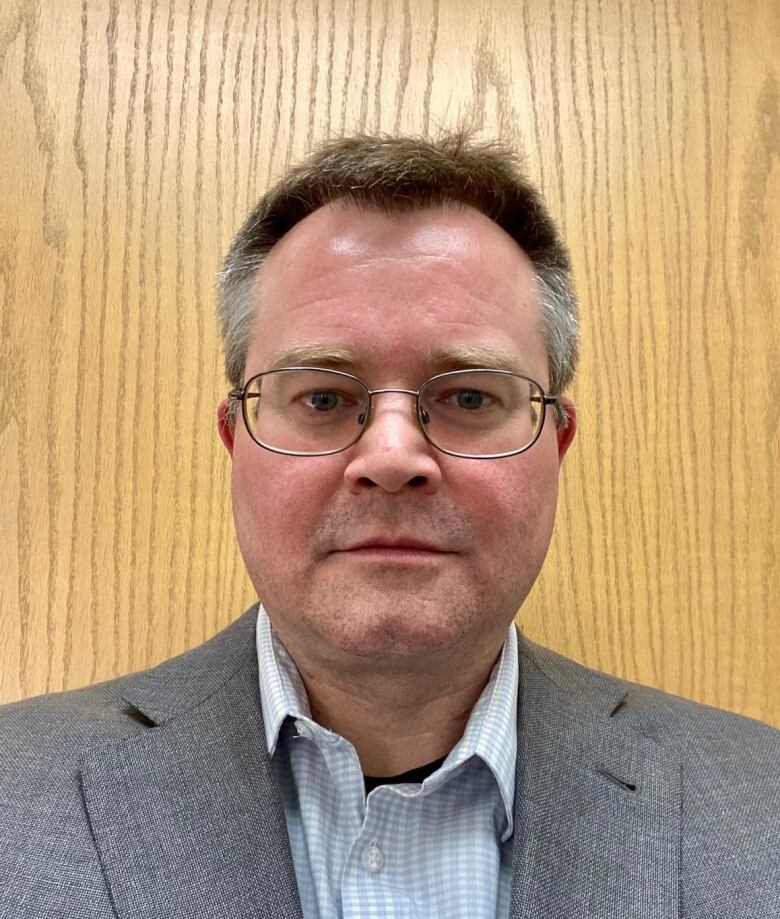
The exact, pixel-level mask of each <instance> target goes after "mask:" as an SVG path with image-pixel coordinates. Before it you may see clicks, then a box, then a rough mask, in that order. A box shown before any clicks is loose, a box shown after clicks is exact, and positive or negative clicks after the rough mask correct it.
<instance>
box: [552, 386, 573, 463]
mask: <svg viewBox="0 0 780 919" xmlns="http://www.w3.org/2000/svg"><path fill="white" fill-rule="evenodd" d="M560 405H561V408H562V409H563V410H564V412H565V414H566V419H567V421H566V426H565V427H563V426H561V425H557V426H556V429H555V433H556V436H557V438H558V464H559V465H560V464H561V463H562V462H563V458H564V456H566V451H567V450H568V449H569V447H570V446H571V442H572V441H573V440H574V435H575V434H576V432H577V409H576V408H575V406H574V403H573V402H572V401H571V399H566V398H563V397H562V398H561V401H560Z"/></svg>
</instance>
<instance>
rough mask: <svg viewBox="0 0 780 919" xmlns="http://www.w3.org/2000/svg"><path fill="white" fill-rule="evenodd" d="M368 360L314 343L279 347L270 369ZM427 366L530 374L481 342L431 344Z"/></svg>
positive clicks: (346, 365) (343, 366) (339, 366)
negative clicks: (439, 345)
mask: <svg viewBox="0 0 780 919" xmlns="http://www.w3.org/2000/svg"><path fill="white" fill-rule="evenodd" d="M369 353H370V352H369ZM364 362H365V361H364V360H361V358H360V357H359V356H358V355H357V354H355V352H353V351H350V350H349V349H347V348H332V347H328V346H327V345H321V344H317V343H313V344H304V345H297V346H295V347H292V348H285V349H283V350H281V351H275V352H274V353H273V354H271V355H270V357H269V360H268V365H267V368H266V369H268V370H278V369H279V368H281V367H326V368H329V369H332V370H351V369H354V368H355V367H357V366H360V365H361V364H362V363H364ZM426 366H427V367H428V368H429V370H430V372H431V373H433V374H437V373H446V372H447V371H449V370H476V369H480V368H483V369H485V370H508V371H510V372H512V373H519V374H523V375H526V374H527V369H526V368H525V366H524V365H523V363H522V362H521V361H520V360H518V359H517V358H516V357H515V356H513V355H512V354H509V353H507V352H505V351H501V350H499V349H496V348H486V347H484V346H481V345H447V346H445V347H442V348H436V349H434V348H429V349H428V354H427V357H426Z"/></svg>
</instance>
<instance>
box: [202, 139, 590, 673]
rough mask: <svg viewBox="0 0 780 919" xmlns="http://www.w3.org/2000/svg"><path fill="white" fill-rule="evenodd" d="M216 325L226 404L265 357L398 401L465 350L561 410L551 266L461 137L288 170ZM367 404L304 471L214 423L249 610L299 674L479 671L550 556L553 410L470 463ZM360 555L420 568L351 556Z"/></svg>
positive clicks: (332, 152) (248, 240) (559, 325)
mask: <svg viewBox="0 0 780 919" xmlns="http://www.w3.org/2000/svg"><path fill="white" fill-rule="evenodd" d="M219 320H220V327H221V331H222V335H223V340H224V347H225V358H226V371H227V376H228V379H229V381H230V383H231V385H232V386H233V387H234V388H237V389H240V388H241V387H242V386H243V383H244V381H245V380H246V379H248V378H249V377H250V376H252V375H253V374H255V373H258V372H260V371H262V370H265V369H268V368H269V366H270V364H271V362H276V361H277V359H278V357H279V355H280V354H284V353H287V354H290V355H291V356H292V355H300V354H301V353H303V354H304V355H306V358H305V363H306V364H308V365H311V364H313V363H316V365H319V366H328V367H338V368H339V369H343V370H347V371H349V372H351V373H354V374H355V375H357V376H359V377H361V378H362V379H363V380H364V381H365V382H366V383H367V385H368V386H369V387H370V388H371V389H382V388H398V389H406V390H410V389H411V390H415V389H418V388H419V387H420V385H421V384H422V383H423V382H424V381H425V380H426V379H427V378H429V377H430V376H433V375H434V374H435V373H436V372H437V371H441V369H442V368H444V367H446V368H448V369H458V368H459V367H461V366H473V365H474V361H473V356H474V355H475V354H476V355H484V360H483V361H482V362H481V363H482V366H493V365H495V366H507V367H508V368H509V367H510V366H511V367H521V368H523V370H524V372H525V373H526V374H527V375H528V376H530V377H531V378H533V379H534V380H536V381H537V382H538V383H540V384H541V386H542V387H543V388H544V389H545V391H546V392H547V393H548V394H552V395H560V394H561V393H562V391H563V390H564V388H565V387H566V386H567V384H568V383H569V382H570V380H571V378H572V376H573V373H574V367H575V363H576V356H577V318H576V304H575V299H574V295H573V292H572V288H571V281H570V268H569V261H568V257H567V254H566V251H565V248H564V246H563V244H562V242H561V241H560V239H559V236H558V233H557V231H556V229H555V227H554V225H553V223H552V221H551V220H550V218H549V216H548V214H547V212H546V210H545V207H544V205H543V203H542V201H541V199H540V197H539V195H538V193H537V192H536V191H535V190H534V189H533V187H532V186H531V185H530V184H529V183H528V182H527V180H525V179H524V178H523V177H522V175H521V173H520V171H519V169H518V166H517V162H516V160H515V158H514V157H513V156H511V155H510V154H509V153H508V152H507V151H505V150H504V149H503V148H502V147H500V146H498V145H496V144H477V143H475V142H473V141H471V140H469V138H468V137H467V136H465V135H462V134H459V135H449V136H446V137H444V138H442V139H441V140H439V141H436V142H430V141H422V140H418V139H411V138H390V137H351V138H347V139H343V140H339V141H335V142H333V143H331V144H329V145H326V146H325V147H323V148H321V149H320V150H319V151H318V152H316V153H315V154H313V155H312V156H311V157H309V159H308V160H306V161H305V162H304V163H303V164H302V165H300V166H298V167H296V168H294V169H292V170H291V171H290V172H288V173H287V175H286V176H285V177H284V178H283V179H282V180H281V181H280V182H279V183H278V184H277V185H276V186H275V187H274V188H272V189H271V190H270V191H269V192H268V193H267V194H266V195H265V196H264V198H263V199H262V200H261V201H260V203H259V204H258V205H257V207H256V208H255V209H254V211H253V212H252V213H251V214H250V216H249V218H248V219H247V221H246V222H245V224H244V226H243V227H242V229H241V230H240V231H239V233H238V235H237V236H236V239H235V240H234V242H233V244H232V246H231V248H230V251H229V253H228V256H227V258H226V260H225V264H224V267H223V272H222V275H221V285H220V300H219ZM300 362H301V359H300V357H296V359H295V361H294V363H300ZM464 362H465V363H464ZM477 363H478V364H479V363H480V361H477ZM375 400H376V401H375V403H374V407H373V410H372V415H371V420H370V424H369V426H368V428H367V429H366V431H365V433H364V434H363V436H362V437H361V438H360V440H358V441H357V442H356V443H355V444H353V445H352V446H350V447H349V448H348V449H347V450H345V451H343V452H341V453H336V454H332V455H328V456H319V457H297V456H286V455H282V454H276V453H272V452H270V451H267V450H264V449H263V448H262V447H259V446H258V445H257V444H255V443H254V441H252V440H251V438H250V437H249V435H248V433H247V431H246V429H245V427H244V424H243V420H242V419H241V418H237V417H236V415H235V413H234V411H233V410H232V406H233V405H234V403H228V402H223V403H222V405H221V406H220V411H219V415H218V425H219V431H220V435H221V436H222V439H223V441H224V443H225V445H226V446H227V448H228V450H229V451H230V454H231V457H232V460H233V470H232V483H233V484H232V487H233V507H234V516H235V521H236V529H237V534H238V539H239V544H240V546H241V550H242V554H243V556H244V560H245V562H246V564H247V568H248V571H249V574H250V577H251V578H252V580H253V583H254V585H255V587H256V588H257V591H258V594H259V596H260V598H261V599H262V600H263V602H264V604H265V606H266V609H267V610H268V612H269V615H270V617H271V620H272V622H273V624H274V626H275V627H276V629H277V631H279V633H280V635H281V637H282V639H283V640H284V641H285V644H286V645H287V646H288V648H289V649H290V650H291V651H292V652H293V656H294V657H296V660H297V661H299V666H300V661H301V660H302V659H303V660H306V661H309V662H311V663H312V666H313V665H314V662H316V663H317V664H318V665H324V664H328V665H330V666H332V667H342V668H347V667H353V668H358V669H359V668H360V666H368V665H370V666H371V667H372V668H374V669H375V668H377V667H384V666H387V667H391V668H392V667H395V668H398V667H401V666H404V667H409V668H415V667H418V668H424V667H430V666H431V663H432V661H441V662H442V665H445V664H446V665H448V666H452V664H453V662H456V661H458V660H460V659H463V660H465V659H466V658H467V657H468V656H469V655H473V654H478V653H480V651H482V652H483V653H484V654H487V655H489V654H490V653H495V651H496V649H497V647H499V646H500V643H501V641H502V640H503V634H504V633H505V631H506V627H507V625H508V623H509V622H510V621H511V619H512V617H513V615H514V613H515V611H516V610H517V609H518V607H519V606H520V605H521V603H522V602H523V600H524V599H525V596H526V595H527V593H528V591H529V590H530V588H531V586H532V584H533V582H534V580H535V578H536V576H537V574H538V572H539V569H540V567H541V564H542V562H543V559H544V556H545V554H546V551H547V547H548V545H549V540H550V536H551V532H552V525H553V520H554V514H555V504H556V498H557V481H558V470H559V466H560V463H561V461H562V459H563V456H564V455H565V452H566V450H567V449H568V446H569V444H570V442H571V439H572V436H573V433H574V425H575V418H574V411H573V407H572V406H571V404H570V403H569V402H568V400H565V399H562V400H561V403H560V407H556V409H555V410H553V411H550V415H551V417H549V418H548V419H547V423H546V425H545V426H544V428H543V430H542V434H541V436H540V438H539V440H538V441H537V443H536V444H535V445H534V446H533V447H532V448H531V449H530V450H528V451H526V452H524V453H521V454H519V455H515V456H510V457H505V458H502V459H492V460H485V459H464V458H458V457H452V456H449V455H447V454H444V453H441V452H439V451H438V450H436V448H435V447H433V446H432V445H431V444H430V443H429V442H428V441H426V439H425V438H424V436H423V434H422V431H421V429H420V426H419V423H418V421H417V418H416V416H415V415H414V412H413V408H414V404H413V403H414V400H413V399H412V398H411V397H410V396H409V395H407V394H402V393H386V394H383V395H379V396H377V397H375ZM374 537H380V538H383V539H384V538H388V539H391V540H392V539H395V538H396V537H397V538H400V539H402V540H403V539H416V540H420V541H423V542H425V543H427V544H429V545H430V546H433V547H435V548H437V549H438V550H439V551H438V552H437V553H431V554H430V556H428V555H426V554H425V553H423V554H421V555H420V556H419V557H418V556H415V557H409V558H405V559H404V558H400V557H398V556H396V557H392V558H385V557H384V556H382V554H381V553H377V555H374V556H371V557H368V555H366V553H365V552H364V551H354V550H351V549H350V547H352V546H354V545H355V543H357V542H361V541H364V540H366V539H372V538H374ZM369 554H370V553H369ZM378 556H382V557H378ZM491 649H492V651H491Z"/></svg>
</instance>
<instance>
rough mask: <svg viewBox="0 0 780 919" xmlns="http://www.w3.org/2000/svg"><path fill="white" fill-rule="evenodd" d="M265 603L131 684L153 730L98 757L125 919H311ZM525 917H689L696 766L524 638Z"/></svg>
mask: <svg viewBox="0 0 780 919" xmlns="http://www.w3.org/2000/svg"><path fill="white" fill-rule="evenodd" d="M256 618H257V608H256V607H253V608H252V609H250V610H249V611H248V612H247V613H245V614H244V616H242V617H241V618H240V619H238V620H237V621H236V622H235V623H233V624H232V625H231V626H229V627H228V628H227V629H225V630H224V631H223V632H221V633H220V634H219V635H217V636H216V637H215V638H213V639H212V640H211V641H210V642H207V643H206V644H205V645H202V646H201V647H199V648H196V649H194V650H193V651H190V652H188V653H187V654H184V655H181V656H180V657H177V658H174V659H172V660H170V661H166V662H165V663H164V664H161V665H160V666H159V667H156V668H154V669H153V670H151V671H147V672H145V673H142V674H138V675H135V676H131V677H127V678H125V679H124V680H123V681H122V682H123V687H122V689H123V697H124V699H125V701H126V702H127V703H128V704H129V705H130V706H132V707H133V708H134V709H136V710H137V711H138V712H140V713H141V714H142V715H143V717H144V719H145V721H146V723H148V724H149V725H150V727H149V728H148V729H146V730H144V731H142V732H141V733H138V734H135V735H133V736H131V737H129V738H127V739H126V740H124V741H121V742H120V743H118V744H113V745H110V746H108V747H104V748H102V749H99V750H96V751H93V752H92V753H91V754H90V755H89V756H88V757H87V758H86V759H85V761H84V763H83V769H82V776H81V778H82V788H83V793H84V800H85V805H86V808H87V812H88V814H89V819H90V823H91V826H92V830H93V834H94V838H95V843H96V846H97V849H98V852H99V854H100V858H101V862H102V865H103V869H104V872H105V875H106V878H107V881H108V884H109V886H110V888H111V893H112V897H113V902H114V904H115V908H116V911H117V915H118V917H119V919H131V917H136V916H141V915H150V916H155V917H156V919H174V917H181V916H184V915H197V916H198V917H199V919H217V917H224V916H225V915H230V916H231V917H233V919H249V917H258V916H268V917H274V919H288V917H289V919H293V917H295V919H300V916H301V909H300V903H299V899H298V893H297V887H296V883H295V871H294V867H293V862H292V855H291V852H290V846H289V841H288V837H287V831H286V822H285V817H284V811H283V808H282V805H281V801H280V798H279V794H278V791H277V788H276V784H275V779H274V776H273V772H272V769H271V764H270V759H269V757H268V753H267V749H266V743H265V731H264V726H263V718H262V706H261V702H260V694H259V683H258V673H257V655H256V646H255V633H254V630H255V622H256ZM519 639H520V642H519V648H520V690H519V705H518V750H517V772H516V794H515V808H514V811H515V834H514V856H513V859H514V862H513V869H514V878H513V887H512V901H511V902H512V909H511V915H512V916H513V917H523V919H579V917H588V919H612V917H614V916H616V915H626V916H642V919H675V917H677V916H678V915H679V903H678V893H677V887H678V860H677V853H678V851H679V842H680V840H679V834H680V816H679V814H680V797H681V792H680V763H679V761H678V759H677V757H676V756H675V755H674V754H673V753H671V752H670V751H669V750H667V749H666V748H664V747H662V746H661V745H659V744H658V743H657V742H656V741H655V740H653V739H652V738H650V737H645V736H643V735H642V734H640V733H639V732H638V731H637V730H636V729H634V728H629V727H627V726H624V725H623V724H621V722H620V713H621V707H622V703H624V702H625V701H626V698H627V696H628V694H629V693H630V684H627V683H624V682H622V681H620V680H616V679H615V678H613V677H610V676H607V675H604V674H599V673H596V672H595V671H591V670H587V669H586V668H583V667H580V666H579V665H577V664H575V663H574V662H572V661H568V660H567V659H565V658H563V657H560V656H559V655H556V654H554V653H553V652H551V651H548V650H546V649H544V648H541V647H540V646H538V645H535V644H533V643H532V642H530V641H528V640H527V639H526V638H524V637H523V636H522V635H520V636H519Z"/></svg>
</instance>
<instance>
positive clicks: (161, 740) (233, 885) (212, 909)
mask: <svg viewBox="0 0 780 919" xmlns="http://www.w3.org/2000/svg"><path fill="white" fill-rule="evenodd" d="M255 618H256V616H255V615H254V611H252V610H250V612H249V613H248V614H247V615H246V616H244V617H242V619H241V620H239V621H238V623H236V624H234V625H233V626H231V628H230V629H228V630H226V631H225V632H223V633H222V634H221V635H220V636H217V638H216V639H214V640H213V642H211V643H209V644H207V645H206V646H205V648H206V649H207V650H205V651H204V649H202V648H201V649H196V650H195V651H194V652H191V653H190V654H188V655H184V656H182V657H181V658H176V659H175V660H174V661H170V662H167V663H166V664H163V665H161V667H159V668H156V669H155V670H154V671H150V672H149V673H148V674H143V675H141V676H140V677H136V678H130V679H129V680H128V683H127V687H128V689H127V692H126V696H127V700H128V702H129V703H130V704H131V705H132V706H133V707H134V708H136V709H138V710H139V711H140V712H141V713H142V714H143V715H144V717H145V719H147V722H148V723H151V724H153V725H154V726H153V727H150V728H148V729H146V730H145V731H144V732H143V733H140V734H136V735H134V736H132V737H130V738H129V739H127V740H125V741H122V742H121V743H119V744H117V745H114V746H112V747H108V748H104V749H102V750H100V751H98V752H96V753H93V754H92V755H90V756H89V758H88V759H87V760H86V761H85V762H84V764H83V768H82V788H83V792H84V799H85V803H86V808H87V812H88V814H89V819H90V823H91V826H92V831H93V834H94V838H95V842H96V845H97V848H98V852H99V855H100V859H101V862H102V865H103V870H104V872H105V876H106V878H107V881H108V884H109V886H110V889H111V894H112V898H113V902H114V905H115V909H116V912H117V915H118V916H119V917H120V919H139V917H150V919H151V917H154V919H174V917H176V919H184V917H186V919H191V917H193V916H197V917H198V919H217V917H219V919H225V917H226V916H230V917H231V919H249V917H252V919H257V917H264V916H267V917H274V919H288V917H289V919H300V916H301V909H300V903H299V899H298V893H297V887H296V883H295V872H294V868H293V863H292V856H291V852H290V846H289V842H288V836H287V827H286V823H285V817H284V812H283V809H282V804H281V801H280V798H279V794H278V792H277V790H276V783H275V779H274V776H273V773H272V771H271V764H270V759H269V757H268V753H267V750H266V742H265V732H264V728H263V722H262V711H261V706H260V698H259V689H258V679H257V661H256V657H255V656H254V653H253V637H254V630H253V625H254V622H255ZM195 655H197V656H198V658H197V664H196V662H195V661H194V660H193V657H194V656H195ZM237 659H238V662H239V667H238V669H237V670H235V667H236V663H237ZM188 660H189V663H187V661H188ZM228 662H229V663H230V666H231V667H232V668H233V669H232V671H231V670H226V667H227V666H228ZM197 675H200V676H197Z"/></svg>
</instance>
